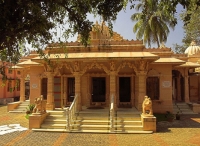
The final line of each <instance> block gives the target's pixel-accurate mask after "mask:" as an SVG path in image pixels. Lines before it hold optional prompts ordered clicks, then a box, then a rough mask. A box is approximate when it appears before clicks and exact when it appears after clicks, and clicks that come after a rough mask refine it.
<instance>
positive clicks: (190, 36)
mask: <svg viewBox="0 0 200 146" xmlns="http://www.w3.org/2000/svg"><path fill="white" fill-rule="evenodd" d="M190 8H191V9H190V10H187V11H184V12H183V13H181V15H180V16H181V19H182V20H183V21H184V20H185V17H187V16H188V15H190V19H189V20H187V21H185V23H186V25H184V26H183V30H184V37H183V39H182V42H183V45H178V44H176V45H175V52H176V53H184V51H185V50H186V49H187V47H188V46H189V45H190V44H191V42H192V41H195V42H196V44H197V45H200V25H199V24H200V6H197V5H196V4H195V3H193V4H191V6H190Z"/></svg>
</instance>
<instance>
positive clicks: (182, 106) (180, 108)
mask: <svg viewBox="0 0 200 146" xmlns="http://www.w3.org/2000/svg"><path fill="white" fill-rule="evenodd" d="M177 112H179V113H180V114H197V113H194V112H193V111H192V109H191V108H190V107H189V105H188V104H187V103H185V102H180V103H176V104H174V114H176V113H177Z"/></svg>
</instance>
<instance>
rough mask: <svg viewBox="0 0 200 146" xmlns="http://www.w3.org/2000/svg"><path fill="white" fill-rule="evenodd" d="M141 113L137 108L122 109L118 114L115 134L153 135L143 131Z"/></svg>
mask: <svg viewBox="0 0 200 146" xmlns="http://www.w3.org/2000/svg"><path fill="white" fill-rule="evenodd" d="M140 114H141V113H140V112H139V111H138V110H137V109H135V108H130V109H127V108H124V109H123V108H120V109H118V110H117V112H116V121H115V130H114V132H115V133H144V134H147V133H153V131H143V125H142V121H141V116H140Z"/></svg>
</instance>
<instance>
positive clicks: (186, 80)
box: [184, 68, 190, 103]
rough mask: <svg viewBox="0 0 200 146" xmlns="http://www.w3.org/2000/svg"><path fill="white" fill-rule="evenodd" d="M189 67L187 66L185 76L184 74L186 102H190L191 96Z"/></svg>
mask: <svg viewBox="0 0 200 146" xmlns="http://www.w3.org/2000/svg"><path fill="white" fill-rule="evenodd" d="M188 79H189V77H188V69H187V68H186V69H185V76H184V83H185V85H184V86H185V89H184V92H185V102H186V103H188V102H190V97H189V82H188Z"/></svg>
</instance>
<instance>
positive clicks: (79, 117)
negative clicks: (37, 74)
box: [32, 109, 153, 134]
mask: <svg viewBox="0 0 200 146" xmlns="http://www.w3.org/2000/svg"><path fill="white" fill-rule="evenodd" d="M48 112H49V115H48V116H47V118H46V119H45V120H44V122H43V123H42V125H41V128H40V129H32V130H33V131H50V132H77V133H78V132H79V133H145V134H147V133H153V131H143V126H142V122H141V117H140V112H138V111H136V110H135V111H134V110H132V109H131V110H127V109H126V110H124V109H123V110H122V109H119V111H116V113H115V117H114V127H113V129H112V131H111V128H110V115H109V110H108V109H106V110H105V109H103V110H91V109H90V110H83V111H80V112H77V113H76V116H75V119H74V121H73V122H72V125H70V131H68V129H66V115H65V111H63V110H54V111H48Z"/></svg>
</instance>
